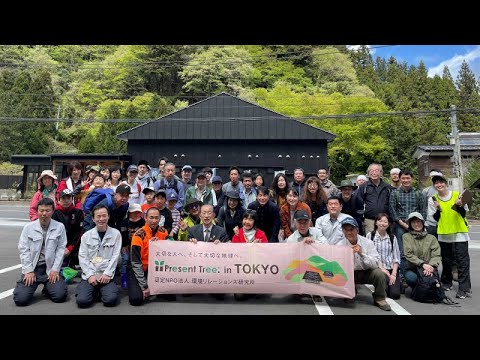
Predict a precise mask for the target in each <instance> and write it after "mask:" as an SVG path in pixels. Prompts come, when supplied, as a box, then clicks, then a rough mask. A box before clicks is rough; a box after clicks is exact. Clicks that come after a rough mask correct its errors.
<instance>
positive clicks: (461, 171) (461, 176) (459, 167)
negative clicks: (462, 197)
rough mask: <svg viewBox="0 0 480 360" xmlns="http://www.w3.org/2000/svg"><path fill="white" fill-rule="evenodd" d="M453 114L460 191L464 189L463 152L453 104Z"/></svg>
mask: <svg viewBox="0 0 480 360" xmlns="http://www.w3.org/2000/svg"><path fill="white" fill-rule="evenodd" d="M451 108H452V116H451V118H450V120H451V122H452V137H453V141H454V143H453V168H454V171H455V175H456V176H457V178H458V191H459V192H460V193H461V192H462V191H463V167H462V154H461V152H460V136H459V134H458V127H457V111H456V108H457V107H456V106H455V105H452V106H451Z"/></svg>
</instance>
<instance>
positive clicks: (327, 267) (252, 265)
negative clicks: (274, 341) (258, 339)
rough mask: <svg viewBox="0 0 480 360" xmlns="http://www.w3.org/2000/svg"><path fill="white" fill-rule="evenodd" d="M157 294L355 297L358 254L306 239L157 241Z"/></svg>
mask: <svg viewBox="0 0 480 360" xmlns="http://www.w3.org/2000/svg"><path fill="white" fill-rule="evenodd" d="M149 251H150V253H149V266H148V287H149V289H150V293H151V294H184V293H254V294H311V295H323V296H332V297H338V298H353V297H354V296H355V285H354V277H353V252H352V249H351V248H349V247H347V246H334V245H316V244H309V245H305V244H304V243H291V244H289V243H288V244H287V243H282V244H279V243H278V244H277V243H267V244H264V243H263V244H262V243H253V244H236V243H235V244H234V243H219V244H213V243H205V242H201V241H200V242H198V243H197V244H193V243H190V242H183V241H152V242H150V246H149Z"/></svg>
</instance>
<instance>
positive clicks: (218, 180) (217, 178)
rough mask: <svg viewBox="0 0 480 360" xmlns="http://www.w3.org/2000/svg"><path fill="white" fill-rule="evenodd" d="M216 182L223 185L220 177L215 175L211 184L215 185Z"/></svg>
mask: <svg viewBox="0 0 480 360" xmlns="http://www.w3.org/2000/svg"><path fill="white" fill-rule="evenodd" d="M216 182H220V183H222V184H223V180H222V178H221V177H220V176H218V175H215V176H214V177H213V178H212V184H213V183H216Z"/></svg>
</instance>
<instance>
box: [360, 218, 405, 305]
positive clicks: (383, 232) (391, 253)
mask: <svg viewBox="0 0 480 360" xmlns="http://www.w3.org/2000/svg"><path fill="white" fill-rule="evenodd" d="M366 237H367V239H370V240H372V241H373V243H374V244H375V247H376V248H377V252H378V253H379V254H380V263H379V264H378V267H379V268H380V270H382V272H383V273H384V274H385V278H386V280H387V285H388V287H387V296H388V297H389V298H391V299H398V298H400V292H401V283H400V274H399V273H398V270H399V267H400V249H399V247H398V242H397V237H396V236H395V235H394V234H393V231H392V221H391V219H390V217H389V216H388V215H387V214H385V213H379V214H377V216H376V217H375V224H374V228H373V231H372V232H371V233H368V234H366Z"/></svg>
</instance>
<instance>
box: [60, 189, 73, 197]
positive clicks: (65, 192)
mask: <svg viewBox="0 0 480 360" xmlns="http://www.w3.org/2000/svg"><path fill="white" fill-rule="evenodd" d="M64 196H73V191H72V190H70V189H63V190H62V192H61V193H60V197H64Z"/></svg>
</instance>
